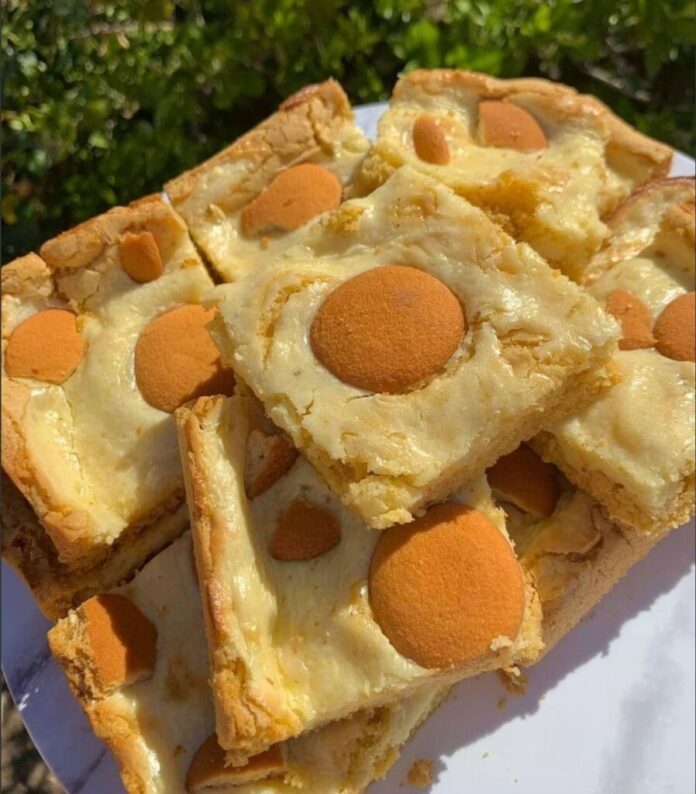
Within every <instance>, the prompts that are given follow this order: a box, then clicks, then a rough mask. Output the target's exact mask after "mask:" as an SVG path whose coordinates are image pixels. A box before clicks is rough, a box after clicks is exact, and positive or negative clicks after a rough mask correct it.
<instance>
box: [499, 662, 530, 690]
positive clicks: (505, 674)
mask: <svg viewBox="0 0 696 794" xmlns="http://www.w3.org/2000/svg"><path fill="white" fill-rule="evenodd" d="M497 675H498V678H499V679H500V682H501V684H502V685H503V686H504V687H505V689H507V691H508V692H510V693H512V694H513V695H524V694H526V692H527V676H526V675H525V674H524V673H523V672H522V671H521V670H520V668H519V667H504V668H503V669H502V670H498V671H497Z"/></svg>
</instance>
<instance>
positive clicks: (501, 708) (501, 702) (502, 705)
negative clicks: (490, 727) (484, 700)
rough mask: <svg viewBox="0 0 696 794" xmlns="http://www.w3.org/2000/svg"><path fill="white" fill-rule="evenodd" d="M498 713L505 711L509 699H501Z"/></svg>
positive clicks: (498, 704)
mask: <svg viewBox="0 0 696 794" xmlns="http://www.w3.org/2000/svg"><path fill="white" fill-rule="evenodd" d="M497 706H498V711H503V710H504V709H505V707H506V706H507V698H500V700H498V703H497Z"/></svg>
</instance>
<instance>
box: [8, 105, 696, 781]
mask: <svg viewBox="0 0 696 794" xmlns="http://www.w3.org/2000/svg"><path fill="white" fill-rule="evenodd" d="M383 108H384V106H383V105H367V106H365V107H362V108H358V110H357V117H358V123H359V124H360V126H361V127H362V128H363V129H364V130H365V132H366V134H367V135H368V136H370V137H372V136H374V133H375V125H376V121H377V118H378V117H379V115H380V113H381V112H382V110H383ZM693 173H694V161H693V160H691V159H689V158H688V157H685V156H684V155H677V157H676V160H675V165H674V168H673V174H674V175H675V176H677V175H690V174H693ZM695 581H696V577H695V576H694V525H693V522H692V524H690V525H687V526H684V527H681V528H680V529H677V530H675V531H674V532H672V533H671V535H670V536H669V537H668V538H667V539H666V540H665V541H663V542H662V543H661V544H660V545H659V546H658V547H657V548H656V549H655V550H654V551H653V552H652V553H651V554H650V555H649V556H648V557H647V559H645V560H643V561H642V562H641V563H639V564H638V565H637V566H636V567H635V568H634V569H633V570H632V571H631V572H630V574H629V575H628V576H627V577H626V579H624V580H623V581H622V582H621V583H620V584H619V585H618V586H617V587H616V588H615V589H614V590H613V591H612V592H611V593H610V594H609V595H608V596H607V597H606V598H605V599H604V600H603V601H602V603H601V604H600V605H599V607H598V608H597V609H596V610H594V612H593V614H592V615H591V616H590V617H589V618H588V619H587V620H585V621H584V622H583V623H582V624H581V625H580V626H578V627H577V628H576V629H575V630H574V631H573V632H572V633H571V634H570V635H569V636H568V637H566V638H565V639H564V640H563V641H562V642H561V643H560V645H559V646H558V648H556V649H555V650H554V651H553V652H552V653H551V654H549V656H548V657H547V658H546V659H544V660H543V661H542V662H541V663H540V664H539V665H537V666H536V667H534V668H532V669H531V670H530V671H529V672H528V679H529V685H528V688H527V693H526V695H524V696H519V695H509V694H508V693H506V692H505V690H504V689H503V688H502V686H501V684H500V683H499V681H498V679H497V677H496V676H494V675H488V676H483V677H481V678H478V679H474V680H470V681H464V682H463V683H461V684H460V685H459V686H458V687H457V689H456V691H455V693H454V694H453V696H452V698H451V699H450V700H449V701H448V703H447V704H446V705H445V706H444V707H443V708H441V709H440V711H438V713H437V714H436V715H435V716H434V717H433V718H432V719H431V720H429V721H428V723H427V724H426V725H425V726H424V727H423V728H422V729H421V730H420V731H419V733H418V734H417V735H416V737H415V738H414V740H413V741H411V742H410V743H409V744H408V745H407V747H406V748H405V749H404V752H403V754H402V757H401V759H400V760H399V762H398V763H397V764H396V765H395V767H394V768H393V769H392V770H391V772H390V773H389V775H388V777H387V779H386V780H384V781H383V782H381V783H379V784H377V785H376V786H374V787H373V788H372V789H371V794H397V793H398V792H400V791H401V790H402V789H401V787H402V785H403V784H404V782H405V781H406V776H407V773H408V768H409V766H410V764H411V763H413V761H414V760H416V759H419V758H430V759H433V760H434V761H435V770H436V780H435V782H434V784H433V786H432V788H431V792H432V794H459V792H463V791H466V792H467V794H508V792H510V793H511V794H614V792H620V793H621V794H693V792H694V791H696V781H695V780H694V761H693V753H694V663H695V660H694V594H695ZM49 625H50V624H49V623H48V621H46V620H45V619H44V618H43V617H41V615H40V613H39V612H38V610H37V609H36V607H35V606H34V602H33V600H32V598H31V595H30V594H29V591H28V590H27V589H26V588H25V587H24V585H23V584H22V583H21V582H20V581H19V580H18V579H17V577H16V576H15V575H14V573H13V572H12V571H11V570H10V568H9V567H8V566H7V565H6V564H5V563H3V570H2V667H3V671H4V673H5V679H6V681H7V684H8V687H9V689H10V691H11V693H12V696H13V697H14V699H15V702H16V703H17V705H18V707H19V710H20V712H21V714H22V718H23V719H24V723H25V725H26V726H27V729H28V731H29V733H30V734H31V736H32V738H33V740H34V743H35V744H36V746H37V747H38V748H39V751H40V752H41V754H42V755H43V757H44V759H45V760H46V763H47V764H48V765H49V766H50V767H51V769H52V770H53V771H54V773H55V774H56V776H57V777H58V778H59V780H60V781H61V782H62V783H63V785H64V786H65V788H66V789H67V790H68V791H69V792H70V794H78V792H79V793H80V794H123V788H122V786H121V783H120V779H119V776H118V771H117V769H116V764H115V762H114V760H113V758H112V757H111V754H110V753H109V752H108V751H107V750H106V748H105V747H104V745H103V744H102V743H101V742H100V741H98V740H97V739H96V738H95V737H94V735H93V734H92V731H91V730H90V727H89V725H88V723H87V720H86V718H85V717H84V715H83V713H82V711H81V709H80V708H79V706H78V705H77V703H76V701H75V700H74V699H73V698H72V696H71V695H70V693H69V691H68V687H67V684H66V682H65V680H64V678H63V676H62V674H61V672H60V670H59V669H58V666H57V665H56V664H55V662H53V660H52V659H50V657H49V652H48V647H47V645H46V637H45V635H46V631H47V630H48V628H49ZM501 699H504V701H505V702H501ZM405 790H408V786H405ZM327 794H331V792H327Z"/></svg>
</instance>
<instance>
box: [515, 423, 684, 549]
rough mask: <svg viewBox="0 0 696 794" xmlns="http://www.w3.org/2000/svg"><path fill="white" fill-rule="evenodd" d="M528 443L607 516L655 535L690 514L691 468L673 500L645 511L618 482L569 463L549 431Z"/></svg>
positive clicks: (678, 523) (676, 524)
mask: <svg viewBox="0 0 696 794" xmlns="http://www.w3.org/2000/svg"><path fill="white" fill-rule="evenodd" d="M529 443H530V444H531V446H532V447H533V448H534V449H535V450H536V451H537V452H538V453H539V455H541V457H542V458H543V459H544V460H546V461H548V462H549V463H553V464H554V465H555V466H558V468H559V469H560V470H561V471H562V472H563V474H565V476H566V477H567V478H568V479H569V480H570V481H571V482H572V483H573V484H574V485H577V486H578V487H579V488H582V489H583V490H584V491H587V493H589V494H590V496H591V497H592V498H593V499H594V500H595V501H597V502H599V503H600V504H601V505H602V506H603V507H604V508H605V509H606V510H607V512H608V514H609V516H610V517H611V519H612V520H614V521H617V522H619V523H620V524H625V525H627V526H630V527H635V528H636V529H637V530H638V531H640V532H643V533H646V534H654V533H658V534H659V533H661V532H664V531H665V530H668V529H671V528H673V527H677V526H679V525H680V524H684V523H685V522H687V521H688V520H689V519H690V518H691V517H692V516H693V515H694V508H695V504H694V501H695V498H696V493H695V488H696V475H695V474H694V472H693V471H691V472H687V473H684V474H683V475H682V478H681V481H680V482H681V489H680V491H679V493H678V495H677V496H676V498H675V499H673V500H672V501H671V502H669V503H666V504H663V505H661V507H660V508H659V510H656V511H654V512H653V513H649V512H648V511H647V510H646V508H645V507H644V506H642V505H640V504H638V503H637V502H636V500H635V499H634V498H633V496H632V495H631V493H630V492H629V491H628V489H627V488H626V487H625V486H623V485H622V484H621V483H616V482H614V481H613V480H611V479H609V477H607V476H606V474H604V473H603V472H601V471H597V470H591V469H585V468H578V467H576V466H573V465H572V464H571V463H570V462H569V461H568V460H567V459H566V456H565V455H564V454H563V450H562V448H561V446H560V444H559V443H558V441H557V440H556V438H555V436H554V435H553V434H552V433H549V432H547V431H544V432H542V433H539V434H538V435H537V436H535V437H534V438H533V439H532V440H531V441H530V442H529Z"/></svg>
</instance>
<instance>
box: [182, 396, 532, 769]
mask: <svg viewBox="0 0 696 794" xmlns="http://www.w3.org/2000/svg"><path fill="white" fill-rule="evenodd" d="M177 422H178V424H179V428H180V437H181V449H182V460H183V465H184V472H185V475H186V482H187V496H188V501H189V508H190V511H191V518H192V530H193V537H194V549H195V557H196V564H197V568H198V578H199V582H200V586H201V595H202V600H203V614H204V620H205V626H206V634H207V639H208V652H209V658H210V663H211V686H212V690H213V697H214V700H215V712H216V730H217V735H218V739H219V741H220V744H221V746H222V747H223V748H224V749H225V750H226V751H227V753H228V758H229V760H230V761H231V762H233V763H240V762H242V761H243V760H244V759H245V758H247V757H249V756H253V755H255V754H257V753H259V752H263V751H264V750H265V749H267V748H268V747H270V746H271V745H274V744H276V743H277V742H280V741H284V740H286V739H289V738H291V737H294V736H298V735H300V734H302V733H304V732H306V731H311V730H314V729H316V728H319V727H320V726H322V725H325V724H326V723H328V722H331V721H334V720H337V719H343V718H345V717H347V716H349V715H350V714H352V713H354V712H356V711H357V710H358V709H366V708H376V707H381V706H384V705H386V704H389V703H392V702H394V701H396V700H400V699H402V698H404V697H407V696H410V695H412V694H416V693H418V692H421V691H423V689H422V688H423V686H426V687H428V688H429V687H431V686H432V685H433V684H434V683H438V682H439V683H441V684H450V683H452V682H453V681H456V680H458V679H460V678H464V677H466V676H471V675H476V674H478V673H481V672H484V671H486V670H491V669H496V668H498V667H508V666H511V665H514V664H515V663H516V662H518V661H522V660H524V661H531V660H532V659H533V658H535V656H536V655H537V654H538V653H539V650H540V643H539V634H538V632H539V623H540V614H539V609H538V604H537V601H536V594H535V593H534V590H533V589H532V587H531V586H530V584H529V583H528V582H527V581H526V579H525V578H524V576H523V574H522V571H521V568H520V566H519V564H518V562H517V559H516V557H515V554H514V551H513V549H512V546H511V545H510V542H509V540H508V538H507V535H506V534H505V526H504V521H503V514H502V511H500V510H497V509H496V508H494V506H493V503H492V501H491V497H490V493H489V491H488V487H487V485H486V482H485V479H483V478H482V477H479V478H478V479H475V480H474V481H473V482H472V483H470V484H469V486H468V487H467V488H465V489H462V490H460V491H458V492H457V493H456V494H454V495H453V496H452V498H451V499H450V500H449V501H448V502H445V503H443V504H440V505H437V506H436V507H433V508H431V510H430V511H429V512H428V513H426V514H425V516H424V517H423V518H422V519H419V520H418V521H416V522H414V523H413V524H411V525H410V526H408V527H393V528H392V529H391V530H386V531H385V532H376V531H374V530H371V529H369V528H368V527H366V526H365V524H363V523H362V522H361V521H360V520H359V519H358V518H356V516H354V515H353V514H352V513H351V512H350V511H348V510H346V509H345V508H344V507H343V506H342V505H341V503H340V501H339V500H338V499H337V498H336V497H335V495H334V494H333V493H332V491H331V490H330V489H329V488H328V487H327V486H326V485H325V484H324V482H323V481H322V480H321V478H320V477H319V476H318V475H317V473H316V472H315V470H314V469H313V468H312V466H311V465H310V464H309V463H308V462H307V461H306V460H305V459H304V458H302V457H301V456H297V454H296V453H295V451H294V449H293V448H292V446H291V445H290V443H289V441H288V440H287V438H286V437H285V436H284V435H280V434H278V433H277V431H276V429H275V428H274V427H273V425H272V423H271V422H269V421H268V419H267V418H266V417H265V416H264V415H263V412H262V410H261V407H260V405H259V404H258V403H257V402H256V400H255V399H254V398H253V397H252V396H251V395H250V394H248V393H246V392H245V391H244V390H243V389H242V387H241V386H239V387H238V390H237V393H236V394H235V396H234V397H232V398H216V397H213V398H203V399H201V400H198V401H197V402H196V403H195V404H194V405H193V406H192V407H190V406H185V407H183V408H181V409H180V410H179V411H178V412H177Z"/></svg>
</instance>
